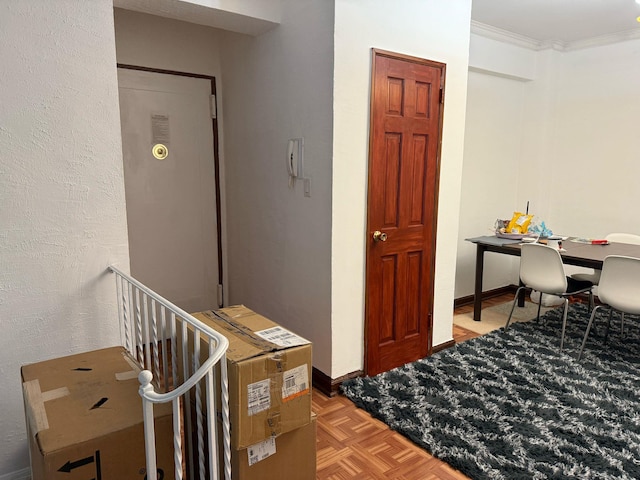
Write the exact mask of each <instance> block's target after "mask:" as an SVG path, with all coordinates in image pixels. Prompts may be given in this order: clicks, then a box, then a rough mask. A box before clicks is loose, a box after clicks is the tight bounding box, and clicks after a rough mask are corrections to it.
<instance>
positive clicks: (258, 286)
mask: <svg viewBox="0 0 640 480" xmlns="http://www.w3.org/2000/svg"><path fill="white" fill-rule="evenodd" d="M283 5H284V7H285V8H283V12H284V13H283V17H282V23H281V25H280V26H278V27H277V28H275V29H274V30H272V31H270V32H267V33H265V34H263V35H261V36H259V37H247V36H242V35H238V34H228V35H227V37H226V38H225V40H224V48H223V49H222V50H221V58H222V68H223V78H222V86H223V87H224V95H223V105H224V111H225V115H224V119H223V120H224V125H225V142H226V147H225V169H226V178H225V180H226V192H227V238H228V248H227V256H228V262H229V269H228V270H229V300H230V303H244V304H245V305H247V306H248V307H250V308H253V309H254V310H256V311H259V312H260V313H262V314H264V315H266V316H268V317H270V318H272V319H273V320H275V321H276V322H278V323H281V324H282V325H284V326H285V327H287V328H290V329H292V330H293V331H295V332H296V333H298V334H300V335H302V336H304V337H306V338H308V339H309V340H311V341H312V342H313V357H314V360H313V363H314V366H316V367H317V368H319V369H320V370H321V371H323V372H325V373H327V374H329V373H330V371H331V350H332V345H331V341H332V339H331V322H330V317H331V313H330V308H331V296H330V295H331V293H330V283H331V272H330V265H331V240H330V238H331V167H332V159H331V145H332V137H331V127H332V98H331V93H332V84H333V77H332V73H333V72H332V55H333V6H332V2H325V1H318V0H304V1H301V0H287V1H285V2H283ZM295 137H304V142H305V153H304V155H305V174H306V175H307V176H308V177H310V179H311V197H310V198H307V197H304V195H303V190H302V187H303V185H302V182H300V181H298V182H297V183H296V185H295V188H293V189H290V188H289V187H288V175H287V169H286V164H285V158H286V152H287V140H288V139H290V138H295Z"/></svg>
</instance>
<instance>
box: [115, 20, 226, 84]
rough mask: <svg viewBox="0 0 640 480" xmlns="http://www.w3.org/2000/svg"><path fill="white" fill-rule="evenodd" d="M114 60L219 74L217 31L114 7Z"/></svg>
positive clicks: (190, 71)
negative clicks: (115, 58)
mask: <svg viewBox="0 0 640 480" xmlns="http://www.w3.org/2000/svg"><path fill="white" fill-rule="evenodd" d="M114 19H115V29H116V55H117V60H118V63H125V64H130V65H139V66H144V67H150V68H160V69H166V70H175V71H178V72H189V73H198V74H201V75H211V76H214V77H215V76H220V55H219V53H218V49H219V44H220V34H221V31H220V30H217V29H215V28H211V27H205V26H202V25H195V24H193V23H187V22H181V21H178V20H172V19H169V18H163V17H158V16H154V15H148V14H144V13H137V12H132V11H130V10H122V9H120V8H116V9H114Z"/></svg>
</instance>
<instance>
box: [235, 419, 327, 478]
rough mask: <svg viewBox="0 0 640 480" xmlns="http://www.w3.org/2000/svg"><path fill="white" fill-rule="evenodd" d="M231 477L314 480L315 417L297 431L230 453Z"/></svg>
mask: <svg viewBox="0 0 640 480" xmlns="http://www.w3.org/2000/svg"><path fill="white" fill-rule="evenodd" d="M231 463H232V465H233V467H232V472H233V474H232V477H231V478H239V479H241V480H282V479H285V478H286V479H287V480H315V478H316V415H315V414H312V416H311V422H310V423H309V424H308V425H306V426H304V427H301V428H298V429H296V430H293V431H291V432H287V433H284V434H282V435H280V436H279V437H275V438H270V439H268V440H266V441H264V442H261V443H259V444H257V445H254V446H251V447H249V448H244V449H241V450H234V451H233V452H232V453H231Z"/></svg>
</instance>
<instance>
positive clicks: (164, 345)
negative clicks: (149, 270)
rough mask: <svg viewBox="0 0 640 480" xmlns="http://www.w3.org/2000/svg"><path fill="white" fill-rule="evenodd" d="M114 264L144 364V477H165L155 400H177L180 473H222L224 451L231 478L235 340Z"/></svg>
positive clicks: (201, 476) (127, 341) (123, 319)
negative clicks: (230, 355) (230, 376)
mask: <svg viewBox="0 0 640 480" xmlns="http://www.w3.org/2000/svg"><path fill="white" fill-rule="evenodd" d="M109 270H110V271H111V272H113V273H114V274H115V276H116V291H117V295H118V316H119V320H120V334H121V338H122V343H123V345H124V347H125V348H126V349H127V350H128V352H129V354H130V355H131V357H132V359H133V360H135V361H136V362H137V363H138V364H139V366H140V368H141V370H142V372H141V373H140V375H139V376H138V379H139V380H140V396H141V397H142V407H143V416H144V434H145V451H146V462H147V467H146V470H147V475H146V477H145V478H146V479H148V480H157V479H158V471H157V466H156V443H155V441H156V439H155V431H154V421H153V419H154V415H153V406H154V404H156V403H168V402H171V404H172V407H173V447H174V448H173V449H174V465H175V478H176V480H182V479H183V478H188V479H194V480H195V479H197V480H206V479H210V480H218V478H219V477H220V476H221V473H220V472H221V471H222V470H221V468H220V467H221V465H220V464H219V462H220V459H219V452H222V453H221V456H222V457H223V458H222V461H223V462H224V463H223V465H222V466H223V472H224V473H223V475H224V478H225V479H226V480H229V479H230V478H231V439H230V432H229V393H228V382H227V361H226V355H225V353H226V350H227V347H228V345H229V342H228V340H227V339H226V338H225V337H224V336H222V335H221V334H219V333H218V332H216V331H215V330H213V329H211V328H210V327H208V326H207V325H205V324H204V323H202V322H200V321H199V320H198V319H196V318H194V317H193V316H192V315H190V314H188V313H187V312H185V311H184V310H182V309H180V308H179V307H177V306H175V305H174V304H172V303H171V302H169V301H167V300H166V299H164V298H162V297H161V296H160V295H158V294H157V293H155V292H154V291H153V290H151V289H150V288H148V287H146V286H145V285H143V284H142V283H140V282H139V281H137V280H136V279H134V278H132V277H131V276H129V275H127V274H126V273H123V272H122V271H120V270H118V269H117V268H115V267H113V266H111V267H109ZM206 349H208V352H207V351H206ZM203 350H204V351H203ZM216 398H217V399H218V400H216ZM218 419H220V423H221V429H220V430H221V432H222V433H221V435H220V436H221V437H222V438H221V439H219V438H218ZM220 441H221V444H220V443H219V442H220ZM219 446H221V447H222V448H221V449H220V448H219ZM207 460H208V461H207Z"/></svg>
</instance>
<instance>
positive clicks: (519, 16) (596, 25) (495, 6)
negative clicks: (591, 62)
mask: <svg viewBox="0 0 640 480" xmlns="http://www.w3.org/2000/svg"><path fill="white" fill-rule="evenodd" d="M639 16H640V4H638V3H636V1H635V0H473V4H472V11H471V19H472V23H473V26H474V27H476V29H478V28H482V27H487V26H488V27H489V29H490V30H502V31H504V32H505V33H507V34H515V35H516V36H522V37H525V38H524V39H525V40H530V41H532V43H535V44H537V45H538V46H539V48H547V47H551V46H554V47H556V48H558V47H559V48H560V49H563V48H564V47H568V48H567V49H569V48H571V47H572V46H578V47H579V46H581V44H587V43H589V44H593V43H598V42H597V40H601V41H602V42H601V43H610V42H611V41H616V39H617V40H624V39H630V38H640V23H639V22H638V21H637V20H636V18H637V17H639ZM485 30H487V29H486V28H485Z"/></svg>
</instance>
